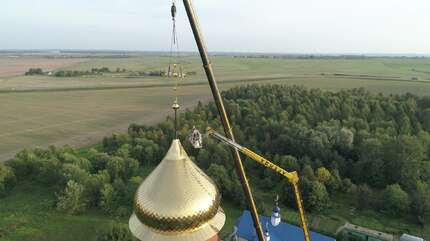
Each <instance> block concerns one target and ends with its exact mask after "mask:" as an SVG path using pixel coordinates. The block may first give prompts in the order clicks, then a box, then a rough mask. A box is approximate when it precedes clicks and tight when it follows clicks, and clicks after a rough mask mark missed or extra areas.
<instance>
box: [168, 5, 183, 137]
mask: <svg viewBox="0 0 430 241" xmlns="http://www.w3.org/2000/svg"><path fill="white" fill-rule="evenodd" d="M176 10H177V9H176V0H172V6H171V8H170V14H171V16H172V38H171V43H170V57H169V67H168V70H167V76H168V78H169V79H172V78H174V80H175V83H174V87H173V95H174V100H173V105H172V109H173V110H174V111H175V120H174V121H175V123H174V125H175V130H174V131H175V133H174V135H175V139H177V138H178V134H177V133H178V117H177V111H178V110H179V108H180V105H179V103H178V88H179V87H178V85H179V83H178V82H179V80H182V78H183V76H184V74H183V72H182V66H181V65H180V63H179V59H180V51H179V42H178V34H177V32H176ZM174 52H176V53H174ZM172 59H174V63H173V64H172Z"/></svg>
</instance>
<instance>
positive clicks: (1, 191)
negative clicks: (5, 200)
mask: <svg viewBox="0 0 430 241" xmlns="http://www.w3.org/2000/svg"><path fill="white" fill-rule="evenodd" d="M15 183H16V178H15V174H14V173H13V171H12V169H11V168H9V167H8V166H5V165H3V164H0V197H2V196H5V195H6V194H7V192H8V191H9V190H11V189H12V188H13V186H14V185H15Z"/></svg>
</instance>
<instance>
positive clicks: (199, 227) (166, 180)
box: [129, 140, 225, 241]
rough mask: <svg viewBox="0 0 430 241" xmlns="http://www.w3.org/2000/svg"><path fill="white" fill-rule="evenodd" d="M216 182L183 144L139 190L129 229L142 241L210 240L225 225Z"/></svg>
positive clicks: (172, 149) (172, 148)
mask: <svg viewBox="0 0 430 241" xmlns="http://www.w3.org/2000/svg"><path fill="white" fill-rule="evenodd" d="M220 201H221V196H220V193H219V191H218V189H217V187H216V186H215V184H214V182H213V181H212V180H211V179H210V178H209V177H208V176H207V175H206V174H205V173H203V171H202V170H201V169H200V168H199V167H197V165H196V164H194V163H193V162H192V161H191V160H190V158H189V157H188V155H187V153H186V152H185V150H184V148H183V147H182V145H181V143H180V141H179V140H173V142H172V145H171V146H170V149H169V151H168V152H167V154H166V156H165V157H164V158H163V160H162V161H161V162H160V164H159V165H158V166H157V167H156V168H155V169H154V171H152V173H151V174H150V175H149V176H148V177H147V178H146V179H145V180H144V181H143V183H142V184H141V185H140V186H139V188H138V189H137V192H136V195H135V199H134V213H133V215H132V216H131V218H130V221H129V225H130V230H131V232H132V233H133V235H134V236H135V237H136V238H138V239H139V240H145V241H147V240H148V241H149V240H157V241H170V240H180V241H185V240H199V241H202V240H207V239H209V238H211V237H213V236H214V235H216V234H217V233H218V232H219V230H220V229H221V228H222V226H223V225H224V222H225V214H224V212H223V210H222V209H221V207H220Z"/></svg>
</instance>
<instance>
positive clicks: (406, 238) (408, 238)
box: [400, 233, 424, 241]
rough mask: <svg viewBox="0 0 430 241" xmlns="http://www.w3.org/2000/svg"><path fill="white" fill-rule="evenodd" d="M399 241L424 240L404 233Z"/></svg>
mask: <svg viewBox="0 0 430 241" xmlns="http://www.w3.org/2000/svg"><path fill="white" fill-rule="evenodd" d="M400 241H424V239H423V238H420V237H416V236H413V235H410V234H406V233H404V234H402V236H400Z"/></svg>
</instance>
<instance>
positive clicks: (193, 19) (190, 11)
mask: <svg viewBox="0 0 430 241" xmlns="http://www.w3.org/2000/svg"><path fill="white" fill-rule="evenodd" d="M183 2H184V6H185V10H186V11H187V15H188V20H189V22H190V25H191V29H192V30H193V34H194V39H195V40H196V43H197V47H198V49H199V53H200V57H201V59H202V62H203V68H204V69H205V72H206V77H207V79H208V82H209V86H210V88H211V91H212V95H213V97H214V100H215V103H216V105H217V108H218V112H219V115H220V117H221V122H222V125H223V127H224V132H225V135H226V136H227V138H229V139H231V140H233V141H234V140H235V139H234V135H233V130H232V129H231V126H230V122H229V119H228V116H227V112H226V111H225V107H224V102H223V99H222V97H221V94H220V92H219V89H218V85H217V82H216V79H215V75H214V72H213V69H212V66H211V62H210V60H209V55H208V52H207V48H206V45H205V43H204V40H203V35H202V33H201V31H200V27H199V23H198V20H197V16H196V14H195V11H194V8H193V6H192V4H191V0H183ZM231 150H232V154H233V157H234V160H235V166H236V172H237V175H238V176H239V179H240V182H241V184H242V188H243V192H244V193H245V197H246V200H247V202H248V205H249V209H250V211H251V216H252V219H253V221H254V227H255V230H256V233H257V236H258V239H259V240H260V241H264V235H263V229H262V228H261V224H260V220H259V217H258V213H257V208H256V206H255V201H254V198H253V196H252V191H251V187H250V186H249V182H248V179H247V177H246V174H245V169H244V167H243V163H242V159H241V157H240V154H239V152H238V150H236V149H234V148H232V149H231Z"/></svg>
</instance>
